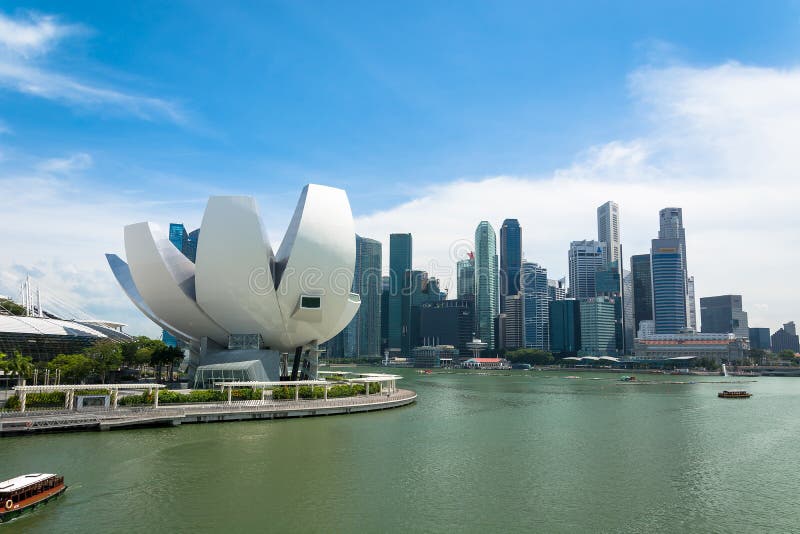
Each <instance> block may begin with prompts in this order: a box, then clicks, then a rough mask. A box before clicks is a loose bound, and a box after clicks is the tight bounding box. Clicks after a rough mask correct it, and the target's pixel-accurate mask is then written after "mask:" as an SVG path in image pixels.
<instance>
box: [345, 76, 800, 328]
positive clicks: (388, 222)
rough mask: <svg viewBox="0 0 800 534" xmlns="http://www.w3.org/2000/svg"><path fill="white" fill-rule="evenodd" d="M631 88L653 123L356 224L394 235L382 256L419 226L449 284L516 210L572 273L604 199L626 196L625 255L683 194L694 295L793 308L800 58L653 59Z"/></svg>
mask: <svg viewBox="0 0 800 534" xmlns="http://www.w3.org/2000/svg"><path fill="white" fill-rule="evenodd" d="M631 91H632V94H633V97H634V99H635V103H636V104H637V105H638V106H639V108H640V110H641V111H642V118H643V120H645V121H646V122H647V126H648V128H649V133H648V134H647V135H644V136H642V137H640V138H637V139H631V140H616V141H612V142H609V143H607V144H605V145H602V146H598V147H592V148H590V149H588V150H587V151H585V152H584V153H583V154H581V155H580V156H579V157H578V158H577V160H576V161H575V162H574V163H573V164H571V165H570V166H568V167H566V168H564V169H558V170H555V171H554V172H553V173H551V174H549V175H545V176H518V177H511V176H499V177H487V178H485V179H482V180H478V181H464V180H461V181H456V182H452V183H447V184H443V185H436V186H433V187H431V188H429V189H428V190H427V191H426V192H425V193H424V195H423V196H420V197H419V198H417V199H414V200H413V201H411V202H408V203H405V204H403V205H401V206H397V207H395V208H393V209H390V210H386V211H382V212H378V213H374V214H372V215H369V216H366V217H361V218H359V220H358V221H357V229H358V230H359V231H360V232H362V233H363V235H365V236H370V237H374V238H377V239H380V240H381V241H382V242H383V243H384V244H385V245H384V246H385V248H386V250H384V259H385V262H386V259H387V258H388V235H389V233H390V232H411V233H412V234H413V236H414V257H415V261H414V266H415V268H421V269H426V270H429V271H431V274H434V275H439V276H441V277H442V278H443V280H444V284H443V285H444V286H448V285H449V288H450V290H451V292H453V293H454V292H455V290H456V287H455V280H454V279H452V272H453V262H454V259H455V258H453V256H454V252H453V251H462V250H463V249H464V248H465V247H466V244H465V243H467V242H471V241H472V239H473V232H474V229H475V227H476V226H477V223H478V222H479V221H480V220H484V219H485V220H488V221H490V222H491V223H492V225H493V226H494V227H495V229H496V230H499V226H500V225H501V223H502V221H503V219H504V218H518V219H519V220H520V223H521V224H522V226H523V248H524V251H525V255H526V257H527V259H528V260H530V261H535V262H538V263H540V264H542V265H544V266H545V267H547V268H548V269H549V272H550V276H551V278H556V277H561V276H564V275H565V274H566V272H567V249H568V247H569V242H570V241H571V240H579V239H584V238H595V237H596V231H597V230H596V214H595V208H596V207H597V206H599V205H600V204H602V203H603V202H605V201H607V200H615V201H616V202H618V203H619V204H620V208H621V211H622V225H623V227H622V236H623V249H624V252H625V255H626V258H627V257H629V256H630V255H631V254H639V253H645V252H647V251H648V250H649V240H650V239H652V238H654V237H656V233H657V230H658V210H659V209H660V208H663V207H666V206H680V207H683V208H684V219H685V225H686V229H687V230H686V231H687V247H688V254H687V257H688V261H689V269H690V274H693V275H694V276H695V279H696V285H697V294H698V297H700V296H706V295H715V294H724V293H741V294H743V296H744V302H745V307H746V309H747V311H749V314H750V323H751V325H754V326H769V327H771V328H773V329H775V328H777V327H778V325H779V324H780V323H781V322H784V321H786V320H789V319H792V318H794V317H795V313H796V311H797V306H796V302H797V298H798V294H797V289H796V287H795V286H794V285H792V284H787V283H786V281H787V280H792V279H793V278H794V276H795V275H794V269H795V268H794V266H795V265H797V263H798V261H800V251H798V249H797V247H795V246H794V243H796V242H797V236H796V231H797V228H798V227H800V214H799V213H798V211H797V209H796V203H797V199H798V197H799V196H800V183H799V182H798V181H797V169H798V168H800V152H798V150H797V148H796V140H797V139H798V138H800V70H797V69H792V70H777V69H768V68H755V67H746V66H742V65H738V64H735V63H730V64H725V65H721V66H718V67H714V68H708V69H700V68H690V67H670V68H666V69H644V70H640V71H637V72H635V73H634V74H633V75H632V76H631ZM448 245H450V246H448ZM456 254H457V253H456ZM626 262H627V259H626ZM385 267H388V265H385ZM756 303H758V305H756ZM765 303H766V304H765ZM748 304H749V305H748Z"/></svg>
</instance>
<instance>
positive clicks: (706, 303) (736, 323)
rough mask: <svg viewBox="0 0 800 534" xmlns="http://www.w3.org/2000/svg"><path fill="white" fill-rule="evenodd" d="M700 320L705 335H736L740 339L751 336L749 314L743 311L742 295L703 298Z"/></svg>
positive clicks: (701, 300)
mask: <svg viewBox="0 0 800 534" xmlns="http://www.w3.org/2000/svg"><path fill="white" fill-rule="evenodd" d="M700 320H701V325H702V326H703V333H704V334H705V333H709V334H715V333H718V334H736V337H738V338H739V339H744V338H748V337H749V336H750V327H749V326H748V324H747V312H746V311H744V310H743V309H742V296H741V295H719V296H716V297H703V298H701V299H700Z"/></svg>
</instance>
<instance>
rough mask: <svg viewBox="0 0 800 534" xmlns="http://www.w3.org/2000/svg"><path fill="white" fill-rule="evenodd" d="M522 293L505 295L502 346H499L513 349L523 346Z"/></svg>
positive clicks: (523, 312)
mask: <svg viewBox="0 0 800 534" xmlns="http://www.w3.org/2000/svg"><path fill="white" fill-rule="evenodd" d="M522 297H523V294H522V293H517V294H516V295H506V296H505V297H503V300H504V301H505V303H506V304H505V312H503V313H502V315H505V320H504V321H503V346H502V347H499V348H503V349H508V350H514V349H520V348H523V347H524V346H525V301H524V300H523V298H522Z"/></svg>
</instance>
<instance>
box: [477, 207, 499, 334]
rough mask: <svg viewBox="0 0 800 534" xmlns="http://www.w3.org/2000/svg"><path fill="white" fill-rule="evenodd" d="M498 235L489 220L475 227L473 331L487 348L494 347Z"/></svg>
mask: <svg viewBox="0 0 800 534" xmlns="http://www.w3.org/2000/svg"><path fill="white" fill-rule="evenodd" d="M497 268H498V265H497V236H496V234H495V232H494V228H492V225H491V224H489V222H488V221H481V222H480V224H478V228H476V229H475V320H476V332H477V334H478V337H479V338H480V339H481V341H483V342H484V343H487V344H488V348H489V349H495V348H496V343H495V316H497V312H498V310H497V308H498V306H497V303H498V300H497V297H498V295H497Z"/></svg>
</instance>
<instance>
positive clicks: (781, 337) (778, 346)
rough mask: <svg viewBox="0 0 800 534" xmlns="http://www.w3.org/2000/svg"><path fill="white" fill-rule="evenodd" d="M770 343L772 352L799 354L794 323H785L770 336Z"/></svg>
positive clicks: (798, 343) (799, 344)
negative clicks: (786, 351)
mask: <svg viewBox="0 0 800 534" xmlns="http://www.w3.org/2000/svg"><path fill="white" fill-rule="evenodd" d="M770 341H771V342H772V352H780V351H782V350H790V351H792V352H800V342H799V341H798V337H797V328H795V325H794V321H790V322H788V323H785V324H784V325H783V328H780V329H778V331H776V332H775V333H774V334H772V337H771V338H770Z"/></svg>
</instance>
